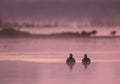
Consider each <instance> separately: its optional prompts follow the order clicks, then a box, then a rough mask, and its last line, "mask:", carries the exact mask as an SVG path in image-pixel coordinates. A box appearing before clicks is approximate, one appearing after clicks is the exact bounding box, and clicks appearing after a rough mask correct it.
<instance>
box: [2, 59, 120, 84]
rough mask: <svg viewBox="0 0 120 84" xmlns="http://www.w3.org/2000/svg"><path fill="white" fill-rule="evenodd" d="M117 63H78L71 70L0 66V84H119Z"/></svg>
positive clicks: (60, 66)
mask: <svg viewBox="0 0 120 84" xmlns="http://www.w3.org/2000/svg"><path fill="white" fill-rule="evenodd" d="M119 65H120V63H118V62H109V63H108V62H93V63H91V64H90V65H89V66H88V67H87V69H85V68H84V66H83V65H82V64H81V63H79V62H78V63H77V64H75V66H74V67H73V69H72V70H70V69H69V67H68V66H67V65H66V64H65V63H58V62H57V63H55V62H54V63H32V62H20V61H18V62H17V61H11V62H10V61H1V62H0V83H1V84H119V83H120V66H119Z"/></svg>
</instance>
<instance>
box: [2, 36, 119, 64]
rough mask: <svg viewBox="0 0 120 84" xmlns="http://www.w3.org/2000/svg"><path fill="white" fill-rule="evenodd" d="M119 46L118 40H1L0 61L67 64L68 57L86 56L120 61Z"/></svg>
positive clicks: (94, 58)
mask: <svg viewBox="0 0 120 84" xmlns="http://www.w3.org/2000/svg"><path fill="white" fill-rule="evenodd" d="M119 43H120V39H119V38H101V39H100V38H59V39H56V38H51V39H40V38H33V39H32V38H12V39H11V38H1V39H0V57H1V59H3V58H4V59H5V57H6V58H9V59H15V58H16V59H20V60H21V59H22V58H24V59H25V60H28V58H29V59H30V60H32V61H33V60H35V61H42V60H41V59H44V60H45V59H46V60H45V61H51V60H52V61H56V60H57V61H62V62H64V61H65V59H66V58H67V57H68V55H69V53H73V55H74V57H75V58H76V60H77V61H80V59H81V58H82V57H83V55H84V54H85V53H87V54H88V55H89V56H90V57H91V59H92V60H93V61H119V59H120V56H119V55H120V52H119V50H120V44H119ZM39 58H40V59H39ZM16 59H15V60H16ZM49 59H50V60H49ZM54 59H55V60H54ZM44 60H43V61H44Z"/></svg>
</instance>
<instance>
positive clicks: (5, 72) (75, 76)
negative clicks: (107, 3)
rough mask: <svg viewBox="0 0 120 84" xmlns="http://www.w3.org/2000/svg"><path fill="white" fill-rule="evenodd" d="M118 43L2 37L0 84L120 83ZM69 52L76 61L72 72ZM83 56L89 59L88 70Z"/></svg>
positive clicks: (74, 39) (101, 40) (108, 40)
mask: <svg viewBox="0 0 120 84" xmlns="http://www.w3.org/2000/svg"><path fill="white" fill-rule="evenodd" d="M119 43H120V39H116V38H113V39H109V38H107V39H104V38H102V39H98V38H94V39H91V38H88V39H86V38H71V39H68V38H67V39H65V38H61V39H40V38H36V39H35V38H34V39H30V38H17V39H15V38H13V39H9V38H7V39H5V38H1V39H0V60H1V61H0V84H119V83H120V72H119V71H120V66H119V65H120V52H119V50H120V44H119ZM71 52H72V53H73V55H74V58H75V59H76V60H77V63H76V64H75V66H74V67H73V69H72V70H70V68H69V66H67V65H66V63H65V60H66V58H67V57H68V55H69V53H71ZM84 53H87V54H88V56H89V57H90V58H91V60H92V63H91V64H90V65H89V66H88V67H87V69H85V68H84V66H83V65H82V63H81V59H82V57H83V55H84ZM5 60H6V61H5ZM10 60H14V61H10Z"/></svg>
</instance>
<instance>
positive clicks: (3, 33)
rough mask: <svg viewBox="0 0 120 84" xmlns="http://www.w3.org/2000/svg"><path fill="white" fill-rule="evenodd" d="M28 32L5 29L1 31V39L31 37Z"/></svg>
mask: <svg viewBox="0 0 120 84" xmlns="http://www.w3.org/2000/svg"><path fill="white" fill-rule="evenodd" d="M29 35H30V34H29V33H28V32H20V31H19V30H16V29H14V28H4V29H2V30H1V31H0V36H1V37H18V36H29Z"/></svg>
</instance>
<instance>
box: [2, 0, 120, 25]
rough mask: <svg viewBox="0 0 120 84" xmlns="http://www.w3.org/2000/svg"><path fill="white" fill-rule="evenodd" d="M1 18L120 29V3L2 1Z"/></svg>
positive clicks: (109, 0)
mask: <svg viewBox="0 0 120 84" xmlns="http://www.w3.org/2000/svg"><path fill="white" fill-rule="evenodd" d="M0 17H1V18H3V19H12V20H35V21H39V20H40V21H44V20H45V21H46V20H47V21H69V22H71V21H76V22H79V21H82V22H87V21H89V22H90V23H91V24H92V25H100V24H109V25H117V24H120V0H0Z"/></svg>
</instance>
